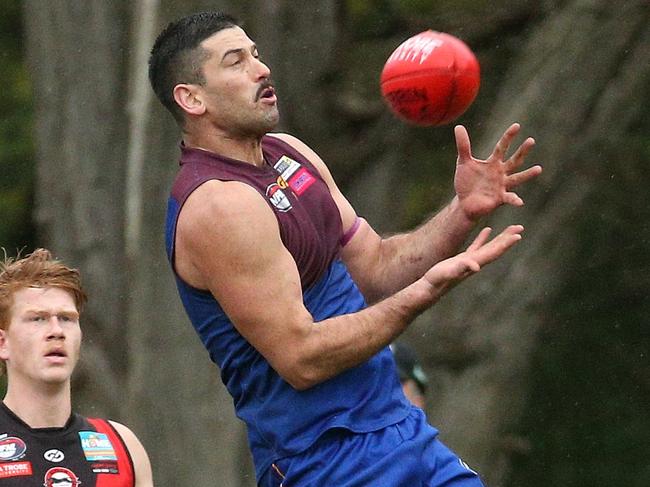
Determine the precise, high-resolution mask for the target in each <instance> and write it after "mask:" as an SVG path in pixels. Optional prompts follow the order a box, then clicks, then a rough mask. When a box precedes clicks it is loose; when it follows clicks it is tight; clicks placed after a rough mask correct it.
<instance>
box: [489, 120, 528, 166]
mask: <svg viewBox="0 0 650 487" xmlns="http://www.w3.org/2000/svg"><path fill="white" fill-rule="evenodd" d="M520 128H521V126H520V125H519V124H518V123H513V124H512V125H511V126H510V127H508V128H507V129H506V131H505V132H504V133H503V135H502V136H501V138H500V139H499V141H498V142H497V144H496V145H495V146H494V150H493V151H492V155H491V156H490V158H491V159H497V160H499V161H503V159H504V158H505V157H506V153H507V152H508V149H509V148H510V144H512V141H513V140H514V138H515V136H516V135H517V134H518V133H519V130H520Z"/></svg>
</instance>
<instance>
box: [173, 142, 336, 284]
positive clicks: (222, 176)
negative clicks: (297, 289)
mask: <svg viewBox="0 0 650 487" xmlns="http://www.w3.org/2000/svg"><path fill="white" fill-rule="evenodd" d="M181 150H182V155H181V169H180V172H179V173H178V175H177V177H176V181H175V183H174V186H173V188H172V197H173V198H174V199H175V200H176V201H177V202H178V204H179V207H182V205H183V203H184V202H185V200H186V199H187V197H188V196H189V195H190V194H191V193H192V191H194V190H195V189H196V188H197V187H198V186H200V185H201V184H203V183H204V182H206V181H208V180H211V179H218V180H221V181H241V182H244V183H247V184H248V185H250V186H252V187H253V188H255V189H256V190H257V191H258V192H259V193H260V195H262V197H263V198H264V199H265V200H266V202H267V203H268V205H269V206H270V207H271V209H272V210H273V212H274V213H275V216H276V218H277V220H278V224H279V227H280V237H281V238H282V242H283V243H284V246H285V247H286V248H287V250H288V251H289V252H290V253H291V255H292V256H293V258H294V260H295V261H296V264H297V266H298V271H299V272H300V278H301V282H302V288H303V290H304V289H307V288H309V287H310V286H311V285H312V284H313V283H314V282H316V281H317V280H318V278H319V277H320V276H321V275H322V274H323V273H324V272H325V271H326V270H327V269H328V267H329V265H330V264H331V263H332V261H333V260H334V258H335V257H336V255H337V254H338V251H339V248H340V239H341V231H342V230H341V215H340V213H339V211H338V207H337V206H336V203H335V202H334V200H333V199H332V196H331V194H330V192H329V188H328V186H327V184H326V183H325V181H324V180H323V178H322V177H321V175H320V173H319V172H318V170H317V169H316V168H315V167H314V166H313V165H312V164H311V163H310V162H309V161H308V160H307V158H305V157H304V156H303V155H302V154H300V153H299V152H297V151H296V150H295V149H294V148H293V147H291V146H290V145H289V144H287V143H286V142H284V141H282V140H279V139H278V138H276V137H273V136H266V137H264V138H263V139H262V150H263V153H264V160H265V162H266V164H265V165H264V166H262V167H258V166H255V165H253V164H249V163H246V162H242V161H237V160H234V159H229V158H227V157H223V156H220V155H218V154H214V153H211V152H208V151H204V150H201V149H192V148H188V147H184V146H183V147H182V148H181ZM303 194H305V195H307V194H308V195H309V197H306V198H303V197H302V195H303ZM250 224H251V225H254V224H255V222H254V221H253V222H250ZM260 244H263V242H260Z"/></svg>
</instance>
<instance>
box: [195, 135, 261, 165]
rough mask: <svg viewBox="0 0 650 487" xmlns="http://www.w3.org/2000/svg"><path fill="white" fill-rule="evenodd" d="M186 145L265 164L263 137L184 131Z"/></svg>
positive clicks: (253, 162) (252, 162)
mask: <svg viewBox="0 0 650 487" xmlns="http://www.w3.org/2000/svg"><path fill="white" fill-rule="evenodd" d="M183 142H184V143H185V146H186V147H192V148H195V149H202V150H206V151H209V152H212V153H214V154H219V155H221V156H224V157H228V158H230V159H235V160H237V161H243V162H247V163H249V164H254V165H256V166H262V165H263V164H264V156H263V154H262V139H261V137H236V136H233V135H232V134H222V133H215V132H211V133H202V134H197V133H192V134H189V133H184V134H183Z"/></svg>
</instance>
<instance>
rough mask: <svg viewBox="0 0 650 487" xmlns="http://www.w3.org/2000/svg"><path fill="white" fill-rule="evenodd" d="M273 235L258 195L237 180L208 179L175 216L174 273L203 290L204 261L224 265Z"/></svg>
mask: <svg viewBox="0 0 650 487" xmlns="http://www.w3.org/2000/svg"><path fill="white" fill-rule="evenodd" d="M268 232H277V222H276V219H275V216H274V215H273V212H272V211H271V209H270V208H269V205H268V204H267V203H266V201H265V200H264V198H263V197H262V195H261V194H259V193H258V192H257V191H256V190H255V189H254V188H253V187H251V186H249V185H248V184H246V183H242V182H239V181H219V180H210V181H207V182H205V183H203V184H202V185H201V186H199V187H198V188H197V189H195V190H194V192H192V194H191V195H190V196H189V197H188V198H187V200H186V201H185V204H184V205H183V208H181V211H180V214H179V217H178V226H177V230H176V237H175V243H176V245H175V247H176V251H175V262H174V265H175V267H176V271H177V272H178V274H179V275H180V276H181V278H182V279H183V280H185V281H186V282H187V283H188V284H190V285H192V286H194V287H197V288H199V289H206V288H207V287H208V286H207V279H206V276H205V272H204V270H205V269H206V266H205V262H206V261H207V260H209V261H210V262H214V261H220V262H225V261H227V260H228V259H230V258H231V257H232V255H234V254H236V253H239V252H241V251H245V249H246V247H247V246H250V245H251V242H259V241H260V240H259V239H260V238H263V237H264V236H266V234H267V233H268Z"/></svg>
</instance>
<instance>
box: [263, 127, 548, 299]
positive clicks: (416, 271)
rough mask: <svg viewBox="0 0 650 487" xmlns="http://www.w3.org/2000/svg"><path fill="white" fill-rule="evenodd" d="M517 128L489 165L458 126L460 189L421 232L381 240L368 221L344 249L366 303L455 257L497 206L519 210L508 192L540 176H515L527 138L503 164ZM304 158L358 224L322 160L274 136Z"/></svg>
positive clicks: (347, 223)
mask: <svg viewBox="0 0 650 487" xmlns="http://www.w3.org/2000/svg"><path fill="white" fill-rule="evenodd" d="M518 132H519V125H518V124H513V125H512V126H511V127H509V128H508V130H506V132H505V133H504V134H503V136H502V137H501V139H500V140H499V142H498V143H497V145H496V146H495V149H494V151H493V153H492V155H491V156H490V158H489V159H488V160H486V161H479V160H477V159H474V158H473V157H472V154H471V147H470V142H469V136H468V135H467V131H466V130H465V129H464V128H463V127H460V126H459V127H456V130H455V135H456V143H457V147H458V163H457V172H456V181H455V183H456V189H457V192H458V195H457V196H456V197H454V198H453V199H452V201H451V202H450V203H449V204H448V205H447V206H446V207H445V208H443V209H442V210H441V211H440V212H438V213H437V214H436V215H434V216H433V217H431V218H430V219H428V220H427V221H426V222H425V223H424V224H423V225H421V226H420V227H419V228H417V229H415V230H413V231H411V232H408V233H403V234H398V235H394V236H391V237H389V238H382V237H381V236H379V235H378V234H377V233H376V232H375V231H374V230H373V228H372V227H371V226H370V225H369V224H368V223H367V222H366V221H365V220H361V224H360V226H359V229H358V230H357V232H356V233H355V235H354V237H353V238H352V239H351V240H350V242H349V243H348V244H347V245H346V246H345V247H344V248H343V251H342V257H343V259H344V260H345V262H346V264H347V266H348V269H349V270H350V273H351V274H352V276H353V278H354V280H355V282H356V283H357V285H358V286H359V288H360V289H361V291H362V292H363V294H364V296H365V297H366V299H367V300H368V302H375V301H377V300H379V299H381V298H383V297H385V296H387V295H390V294H392V293H394V292H396V291H398V290H400V289H402V288H404V287H405V286H407V285H409V284H410V283H412V282H414V281H415V280H416V279H418V278H419V277H421V276H422V274H423V273H424V272H426V271H427V270H428V269H429V268H430V267H431V266H432V265H434V264H435V263H436V262H440V261H441V260H443V259H445V258H448V257H449V256H451V255H454V254H455V253H456V252H458V250H459V249H460V248H461V246H462V245H463V243H464V242H465V241H466V239H467V237H468V236H469V234H470V232H471V231H472V229H473V228H474V227H475V224H476V222H477V221H478V220H479V219H480V218H481V217H482V216H484V215H485V214H488V213H489V212H491V211H492V210H493V209H494V208H496V207H497V206H499V205H501V204H503V203H507V204H512V205H516V206H520V205H522V204H523V201H521V199H520V198H519V197H518V196H517V195H516V194H515V193H512V192H511V191H510V189H511V188H513V187H515V186H517V185H518V184H521V183H522V182H524V181H527V180H528V179H531V178H532V177H535V176H536V175H537V174H539V173H540V172H541V168H540V167H539V166H534V167H531V168H529V169H526V170H524V171H521V172H515V170H516V169H517V168H519V167H520V166H521V165H522V164H523V161H524V158H525V156H526V155H527V153H528V152H529V151H530V149H531V148H532V146H533V144H534V141H533V139H530V138H529V139H526V141H524V143H523V144H522V145H521V146H520V147H519V148H518V149H517V150H516V151H515V153H514V154H513V156H512V157H510V158H509V159H508V160H507V161H505V162H503V159H504V157H505V153H506V152H507V150H508V147H509V146H510V144H511V142H512V140H513V138H514V137H515V136H516V135H517V133H518ZM275 136H276V137H278V138H281V139H282V140H284V141H286V142H287V143H289V144H291V145H292V146H293V147H294V148H296V149H297V150H298V151H299V152H301V153H302V154H303V155H305V156H306V157H307V158H309V160H310V161H311V162H312V163H313V164H314V165H315V166H316V167H317V168H318V170H319V171H320V173H321V175H322V177H323V179H324V180H325V181H326V182H327V184H328V186H329V188H330V191H331V193H332V197H333V198H334V200H335V201H336V203H337V205H338V207H339V211H340V214H341V221H342V224H343V228H344V229H349V228H351V227H352V225H353V224H354V222H355V220H356V219H357V215H356V212H355V210H354V208H353V207H352V205H350V203H349V202H348V201H347V199H346V198H345V196H344V195H343V194H342V193H341V191H340V190H339V188H338V187H337V185H336V183H335V181H334V178H333V177H332V175H331V173H330V171H329V169H328V168H327V166H326V165H325V163H324V162H323V161H322V159H321V158H320V157H319V156H318V155H317V154H316V153H315V152H314V151H313V150H311V149H310V148H309V147H308V146H307V145H306V144H304V143H303V142H301V141H300V140H298V139H296V138H295V137H292V136H290V135H287V134H275Z"/></svg>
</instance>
